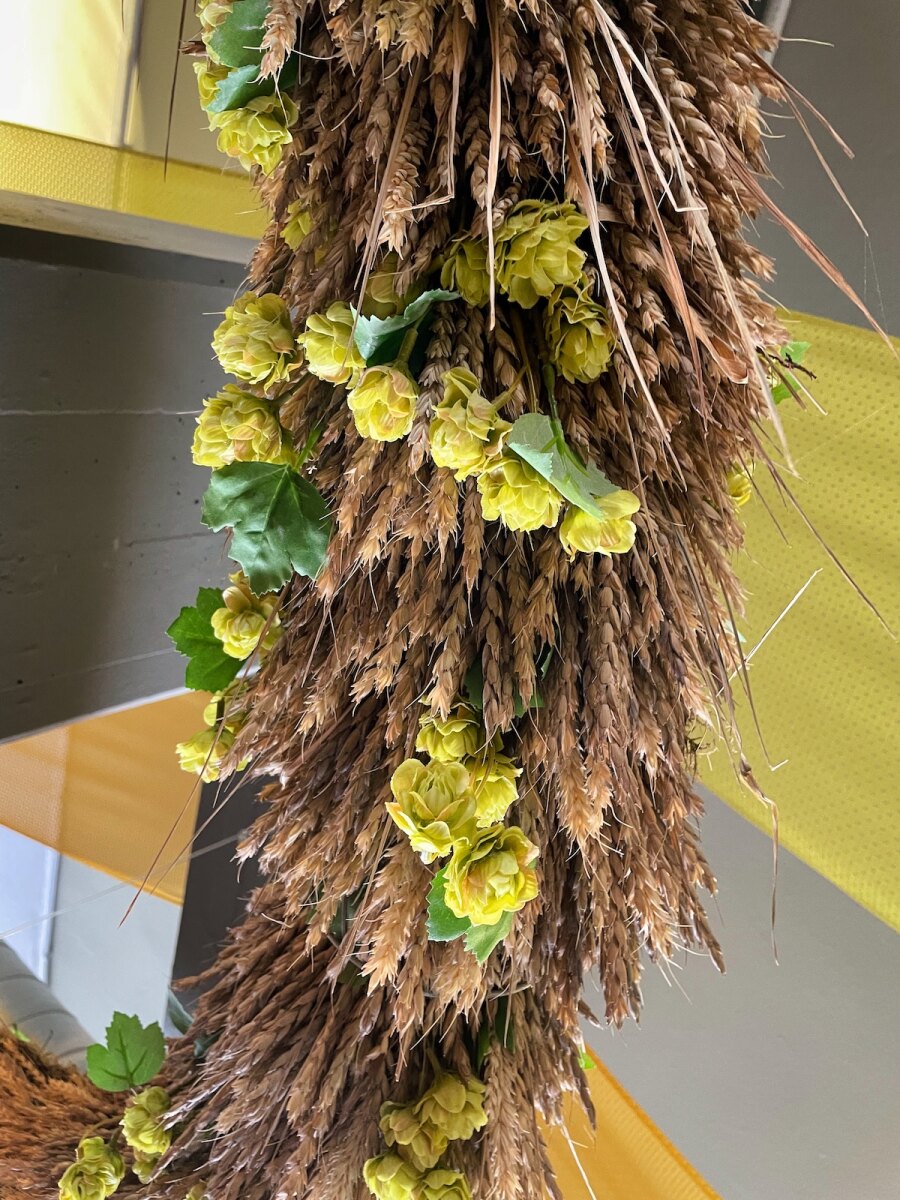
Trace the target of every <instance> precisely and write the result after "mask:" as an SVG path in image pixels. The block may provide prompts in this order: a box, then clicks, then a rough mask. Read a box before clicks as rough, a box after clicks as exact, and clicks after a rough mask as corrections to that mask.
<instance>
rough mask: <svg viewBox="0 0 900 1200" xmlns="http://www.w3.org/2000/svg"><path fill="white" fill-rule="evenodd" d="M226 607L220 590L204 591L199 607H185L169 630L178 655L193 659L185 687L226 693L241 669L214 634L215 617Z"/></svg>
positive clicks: (200, 690)
mask: <svg viewBox="0 0 900 1200" xmlns="http://www.w3.org/2000/svg"><path fill="white" fill-rule="evenodd" d="M223 603H224V602H223V600H222V592H221V590H220V589H219V588H201V589H200V591H199V592H198V593H197V600H196V603H195V604H193V605H191V606H185V607H184V608H183V609H182V610H181V612H180V613H179V614H178V616H177V617H176V618H175V620H174V621H173V622H172V624H171V625H170V626H169V628H168V629H167V630H166V632H167V633H168V635H169V637H170V638H171V639H172V641H173V642H174V643H175V649H176V650H177V651H178V653H179V654H183V655H185V657H186V658H187V659H189V662H188V665H187V669H186V671H185V674H184V685H185V687H189V688H192V689H194V690H195V691H199V692H221V691H223V690H224V689H225V688H226V687H227V686H228V685H229V683H231V681H232V679H234V677H235V675H237V673H238V671H239V670H240V667H241V661H240V659H237V658H232V657H231V656H230V655H228V654H226V653H225V650H224V648H223V646H222V643H221V641H220V640H219V638H217V637H216V635H215V634H214V633H213V628H212V615H213V613H214V612H215V611H216V609H218V608H221V607H222V604H223Z"/></svg>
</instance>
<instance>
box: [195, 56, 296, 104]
mask: <svg viewBox="0 0 900 1200" xmlns="http://www.w3.org/2000/svg"><path fill="white" fill-rule="evenodd" d="M296 82H297V59H296V58H291V59H290V61H289V62H288V63H287V64H286V65H285V67H284V69H283V70H282V71H281V72H280V74H279V75H278V76H277V77H276V76H270V77H269V78H268V79H261V78H260V75H259V60H255V61H254V62H251V63H247V65H246V66H244V67H232V69H231V70H230V71H229V72H228V74H227V75H226V76H225V78H224V79H222V80H220V81H219V83H218V84H217V85H216V94H215V97H214V98H213V100H212V102H211V103H210V104H208V105H207V106H206V111H207V112H214V113H218V112H230V111H231V110H232V109H235V108H245V107H246V106H247V105H248V104H249V103H250V101H251V100H255V99H256V97H257V96H271V95H272V93H273V92H274V91H275V88H276V87H278V88H279V89H283V88H288V87H293V85H294V84H295V83H296Z"/></svg>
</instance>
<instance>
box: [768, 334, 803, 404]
mask: <svg viewBox="0 0 900 1200" xmlns="http://www.w3.org/2000/svg"><path fill="white" fill-rule="evenodd" d="M811 345H812V343H811V342H788V343H787V345H785V346H782V347H781V349H780V350H779V351H778V357H779V360H780V361H781V365H782V374H784V375H787V377H788V379H789V380H790V381H791V383H792V384H796V383H797V378H796V376H795V375H794V373H793V372H792V371H791V370H789V369H788V368H789V367H791V366H800V364H801V363H802V362H803V360H804V358H806V354H807V351H808V350H809V348H810V346H811ZM770 371H771V372H772V373H773V374H774V369H773V368H772V367H770ZM775 378H776V382H775V383H774V384H773V386H772V399H773V401H774V402H775V403H776V404H781V403H782V401H784V400H787V399H788V398H789V397H790V396H792V395H793V393H792V392H791V389H790V387H789V386H788V384H787V382H786V381H785V380H783V379H781V378H779V377H778V376H777V375H776V376H775ZM798 386H799V385H798Z"/></svg>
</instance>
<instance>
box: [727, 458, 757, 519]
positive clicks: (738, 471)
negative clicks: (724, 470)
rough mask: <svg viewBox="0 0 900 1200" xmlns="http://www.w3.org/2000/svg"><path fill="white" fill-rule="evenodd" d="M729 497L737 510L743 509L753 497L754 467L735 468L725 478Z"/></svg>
mask: <svg viewBox="0 0 900 1200" xmlns="http://www.w3.org/2000/svg"><path fill="white" fill-rule="evenodd" d="M725 485H726V487H727V488H728V495H729V496H730V497H731V499H732V500H733V501H734V503H735V505H736V507H737V508H743V506H744V505H745V504H746V503H747V501H748V500H750V499H752V497H753V467H752V466H751V467H749V468H746V467H741V466H738V465H735V466H733V467H732V468H731V469H730V470H729V472H728V474H727V475H726V476H725Z"/></svg>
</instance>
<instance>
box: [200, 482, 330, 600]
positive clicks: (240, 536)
mask: <svg viewBox="0 0 900 1200" xmlns="http://www.w3.org/2000/svg"><path fill="white" fill-rule="evenodd" d="M201 519H202V521H203V523H204V525H208V526H209V527H210V529H215V530H217V531H218V530H220V529H225V528H226V526H227V527H230V528H231V529H232V530H233V531H234V535H233V537H232V540H231V548H230V550H229V553H230V555H231V557H232V558H233V559H235V561H236V562H239V563H240V564H241V566H242V567H243V569H244V574H245V575H246V576H247V578H248V579H249V580H250V586H251V588H252V589H253V590H254V592H256V593H258V594H260V593H262V592H274V591H277V590H278V588H280V587H281V585H282V584H283V583H287V581H288V580H289V579H290V578H291V575H292V574H293V572H294V571H296V572H297V573H298V574H300V575H306V576H308V577H309V578H310V579H315V577H316V575H318V573H319V571H320V569H321V567H322V564H323V562H324V561H325V554H326V551H327V550H328V539H329V537H330V535H331V521H330V520H329V517H328V510H327V508H326V507H325V501H324V500H323V499H322V497H321V496H320V495H319V493H318V492H317V491H316V489H315V488H314V487H313V485H312V484H311V483H309V482H308V481H307V480H305V479H301V478H300V476H299V475H298V474H297V472H296V471H294V470H292V469H291V468H290V467H288V466H276V465H275V464H274V463H263V462H235V463H230V464H229V465H228V466H227V467H222V468H221V469H220V470H218V471H213V473H212V479H211V480H210V483H209V487H208V488H207V489H206V494H205V496H204V497H203V515H202V518H201Z"/></svg>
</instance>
